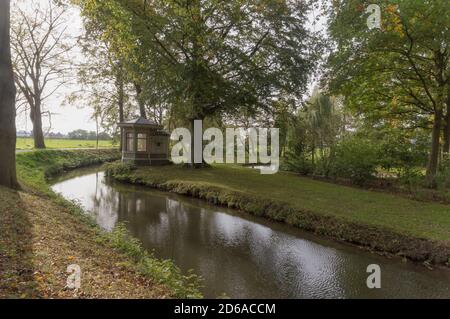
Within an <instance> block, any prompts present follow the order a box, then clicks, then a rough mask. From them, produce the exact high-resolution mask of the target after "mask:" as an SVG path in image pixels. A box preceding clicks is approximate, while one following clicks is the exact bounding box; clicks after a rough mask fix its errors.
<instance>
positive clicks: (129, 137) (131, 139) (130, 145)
mask: <svg viewBox="0 0 450 319" xmlns="http://www.w3.org/2000/svg"><path fill="white" fill-rule="evenodd" d="M126 139H127V143H126V144H127V151H128V152H134V133H127V135H126Z"/></svg>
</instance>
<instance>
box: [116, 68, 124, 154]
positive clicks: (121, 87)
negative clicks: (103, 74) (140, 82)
mask: <svg viewBox="0 0 450 319" xmlns="http://www.w3.org/2000/svg"><path fill="white" fill-rule="evenodd" d="M121 71H122V67H121V66H119V72H118V74H117V78H116V80H117V84H116V86H117V90H118V95H119V98H118V101H117V104H118V108H119V122H120V123H123V122H124V121H125V116H124V104H125V91H124V83H123V77H122V72H121ZM119 150H120V151H121V152H122V150H123V129H122V128H120V144H119Z"/></svg>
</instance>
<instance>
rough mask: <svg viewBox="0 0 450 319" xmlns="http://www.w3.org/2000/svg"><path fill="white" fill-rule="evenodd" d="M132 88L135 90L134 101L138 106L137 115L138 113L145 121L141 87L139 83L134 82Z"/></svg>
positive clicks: (145, 115)
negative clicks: (135, 100)
mask: <svg viewBox="0 0 450 319" xmlns="http://www.w3.org/2000/svg"><path fill="white" fill-rule="evenodd" d="M134 88H135V90H136V99H137V101H138V104H139V113H140V115H141V117H143V118H144V119H146V118H147V114H146V112H145V102H144V99H143V98H142V87H141V85H140V84H139V83H137V82H134Z"/></svg>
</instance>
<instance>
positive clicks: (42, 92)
mask: <svg viewBox="0 0 450 319" xmlns="http://www.w3.org/2000/svg"><path fill="white" fill-rule="evenodd" d="M13 12H14V16H13V20H12V28H11V30H12V32H11V47H12V50H13V53H14V60H13V66H14V72H15V81H16V85H17V88H18V89H19V92H20V93H21V94H22V96H23V97H24V99H25V100H26V101H27V104H28V108H29V111H30V119H31V122H32V123H33V137H34V146H35V148H45V142H44V133H43V123H42V114H44V113H45V112H44V109H43V108H44V103H45V101H46V100H47V99H48V98H49V97H50V96H52V95H53V94H54V93H55V92H57V91H58V89H60V88H61V87H62V86H63V85H65V84H67V83H68V81H69V79H70V77H71V73H70V71H71V65H72V63H71V61H70V58H69V56H68V53H69V52H70V51H71V49H72V47H73V45H74V44H73V43H72V41H70V40H69V37H68V35H67V32H66V30H67V27H68V25H67V21H66V18H67V15H68V7H67V6H65V5H63V4H58V3H53V2H52V0H49V1H48V3H44V2H41V1H27V2H26V3H24V2H23V1H16V2H15V4H14V6H13Z"/></svg>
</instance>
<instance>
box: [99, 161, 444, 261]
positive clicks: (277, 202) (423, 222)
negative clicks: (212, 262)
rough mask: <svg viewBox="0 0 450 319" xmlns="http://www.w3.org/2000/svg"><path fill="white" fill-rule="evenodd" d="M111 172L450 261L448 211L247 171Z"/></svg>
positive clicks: (116, 168)
mask: <svg viewBox="0 0 450 319" xmlns="http://www.w3.org/2000/svg"><path fill="white" fill-rule="evenodd" d="M106 170H107V173H108V174H109V175H111V176H113V177H114V178H115V179H117V180H119V181H122V182H127V183H132V184H139V185H145V186H149V187H153V188H157V189H160V190H164V191H170V192H174V193H178V194H183V195H188V196H192V197H197V198H200V199H204V200H207V201H208V202H210V203H213V204H216V205H223V206H228V207H230V208H234V209H238V210H241V211H245V212H247V213H250V214H254V215H258V216H264V217H267V218H269V219H272V220H275V221H279V222H285V223H288V224H290V225H293V226H296V227H299V228H301V229H304V230H308V231H311V232H314V233H316V234H319V235H324V236H327V237H331V238H334V239H337V240H340V241H345V242H349V243H352V244H356V245H360V246H364V247H366V248H370V249H372V250H375V251H380V252H386V253H389V254H395V255H399V256H402V257H405V258H408V259H411V260H414V261H419V262H426V263H427V264H428V263H433V264H439V265H447V266H448V264H449V262H450V209H449V206H446V205H441V204H437V203H426V202H418V201H414V200H409V199H406V198H403V197H399V196H395V195H390V194H384V193H380V192H371V191H368V190H360V189H355V188H350V187H345V186H341V185H334V184H330V183H325V182H320V181H315V180H312V179H308V178H303V177H299V176H295V175H292V174H286V173H278V174H276V175H260V174H259V172H258V171H257V170H252V169H249V168H244V167H240V166H228V165H215V166H213V167H210V168H204V169H197V170H191V169H188V168H183V167H181V166H165V167H141V168H137V169H134V168H133V167H130V166H127V165H124V164H120V163H112V164H109V165H107V166H106Z"/></svg>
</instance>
